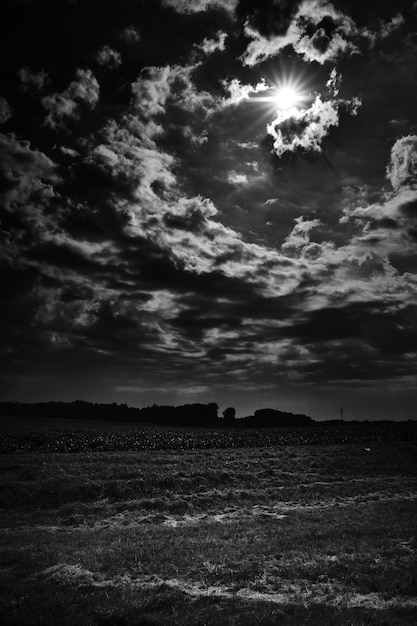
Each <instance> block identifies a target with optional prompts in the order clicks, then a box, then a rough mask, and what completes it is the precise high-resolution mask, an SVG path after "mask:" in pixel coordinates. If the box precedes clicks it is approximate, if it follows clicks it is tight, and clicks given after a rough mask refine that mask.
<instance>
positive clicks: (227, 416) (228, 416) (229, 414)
mask: <svg viewBox="0 0 417 626" xmlns="http://www.w3.org/2000/svg"><path fill="white" fill-rule="evenodd" d="M235 415H236V411H235V409H234V408H233V407H232V406H229V407H228V408H227V409H225V410H224V411H223V419H224V421H225V422H233V420H234V419H235Z"/></svg>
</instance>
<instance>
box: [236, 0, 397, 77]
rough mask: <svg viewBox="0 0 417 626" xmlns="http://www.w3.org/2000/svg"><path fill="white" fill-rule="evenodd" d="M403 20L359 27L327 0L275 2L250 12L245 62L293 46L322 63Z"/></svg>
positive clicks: (257, 60) (367, 43)
mask: <svg viewBox="0 0 417 626" xmlns="http://www.w3.org/2000/svg"><path fill="white" fill-rule="evenodd" d="M266 17H268V20H266ZM403 23H404V18H403V17H402V16H401V15H400V14H398V15H396V16H394V17H393V18H392V19H391V20H390V21H389V22H384V21H382V20H380V22H379V25H378V27H377V28H376V29H375V30H372V29H370V28H368V27H358V26H357V25H356V24H355V22H354V20H353V19H352V18H351V17H349V16H348V15H346V14H344V13H343V12H342V11H341V10H339V9H338V8H336V7H335V6H334V5H333V4H332V3H331V2H329V1H328V0H304V1H303V2H295V3H286V2H277V3H272V4H269V5H268V7H267V8H265V7H262V8H259V10H255V11H253V12H252V13H251V12H249V13H248V14H247V18H246V22H245V27H244V32H245V35H246V37H248V38H249V39H251V40H252V41H251V42H250V43H249V45H248V47H247V49H246V50H245V52H244V53H243V54H242V57H241V58H242V61H243V63H244V64H246V65H249V66H254V65H257V64H259V63H262V62H263V61H266V60H267V59H268V58H270V57H273V56H276V55H277V54H279V53H280V52H281V51H282V50H283V49H284V48H286V47H288V46H291V47H292V48H293V50H294V51H295V52H296V53H297V54H299V55H300V56H301V57H302V58H303V59H304V61H307V62H311V61H315V62H317V63H320V64H321V65H323V64H324V63H329V62H336V61H337V59H338V58H339V57H341V56H351V55H352V54H358V53H360V52H361V50H362V48H363V47H364V46H368V47H369V46H370V47H372V46H374V45H375V44H376V43H377V42H378V41H380V40H381V39H385V38H387V37H389V36H390V35H391V34H392V33H393V32H394V31H395V30H397V29H398V28H399V27H400V26H401V25H402V24H403Z"/></svg>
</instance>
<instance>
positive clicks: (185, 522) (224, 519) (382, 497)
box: [0, 492, 417, 533]
mask: <svg viewBox="0 0 417 626" xmlns="http://www.w3.org/2000/svg"><path fill="white" fill-rule="evenodd" d="M414 500H417V494H416V493H415V492H408V493H402V494H391V493H389V494H386V492H385V493H384V492H375V493H371V494H369V493H368V494H365V495H359V496H345V497H333V498H328V499H325V500H313V501H311V502H302V503H300V502H295V501H290V502H277V503H276V504H274V505H265V504H256V505H253V506H251V507H239V508H232V507H230V508H228V509H226V510H223V511H220V512H212V511H210V512H202V513H184V514H181V515H170V514H165V513H161V512H157V513H148V514H145V515H143V514H140V513H135V512H132V511H122V512H120V513H117V514H115V515H112V516H110V517H106V518H103V519H100V520H97V521H95V522H88V520H86V521H85V523H81V524H67V523H65V520H64V521H63V523H62V524H50V525H46V524H36V525H33V526H31V525H28V524H26V525H22V526H16V527H4V528H0V533H10V532H28V531H38V532H52V533H54V532H70V531H93V530H102V529H105V528H108V529H111V528H114V529H117V528H123V529H127V528H134V527H136V526H138V525H141V524H153V525H155V524H156V525H164V526H167V527H171V528H177V527H179V526H193V525H198V524H201V523H209V524H211V523H214V524H228V523H233V522H236V521H237V520H240V521H241V520H244V519H248V518H251V517H258V518H260V519H262V518H263V519H277V520H282V519H284V518H286V517H288V516H289V515H290V514H291V513H295V512H300V511H315V510H325V509H329V508H336V507H349V506H352V505H354V506H358V505H361V504H363V505H368V504H370V503H376V502H377V503H381V504H384V503H389V502H398V503H399V502H406V501H414Z"/></svg>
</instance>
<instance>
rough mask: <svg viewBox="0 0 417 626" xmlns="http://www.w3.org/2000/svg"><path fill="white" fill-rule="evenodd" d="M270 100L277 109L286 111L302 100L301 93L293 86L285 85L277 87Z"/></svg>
mask: <svg viewBox="0 0 417 626" xmlns="http://www.w3.org/2000/svg"><path fill="white" fill-rule="evenodd" d="M272 100H273V102H274V104H275V105H276V106H277V107H278V108H279V109H281V110H283V111H286V110H288V109H292V108H293V107H295V106H297V104H299V103H300V101H301V100H302V95H301V94H300V93H299V92H298V91H297V89H296V88H295V87H292V86H291V85H287V86H284V87H277V89H276V90H275V93H274V94H273V96H272Z"/></svg>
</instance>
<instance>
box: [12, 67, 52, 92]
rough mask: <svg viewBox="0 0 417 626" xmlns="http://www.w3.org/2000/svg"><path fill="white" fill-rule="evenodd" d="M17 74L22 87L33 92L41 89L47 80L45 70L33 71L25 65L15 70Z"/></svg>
mask: <svg viewBox="0 0 417 626" xmlns="http://www.w3.org/2000/svg"><path fill="white" fill-rule="evenodd" d="M17 76H18V78H19V80H20V84H21V86H22V89H23V90H24V91H27V92H29V93H33V94H38V93H40V92H41V91H43V90H44V89H45V87H46V85H47V83H48V81H49V77H48V74H47V72H46V71H45V70H40V71H39V72H35V71H34V70H31V69H30V68H29V67H27V66H25V67H21V68H20V70H19V71H18V72H17Z"/></svg>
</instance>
